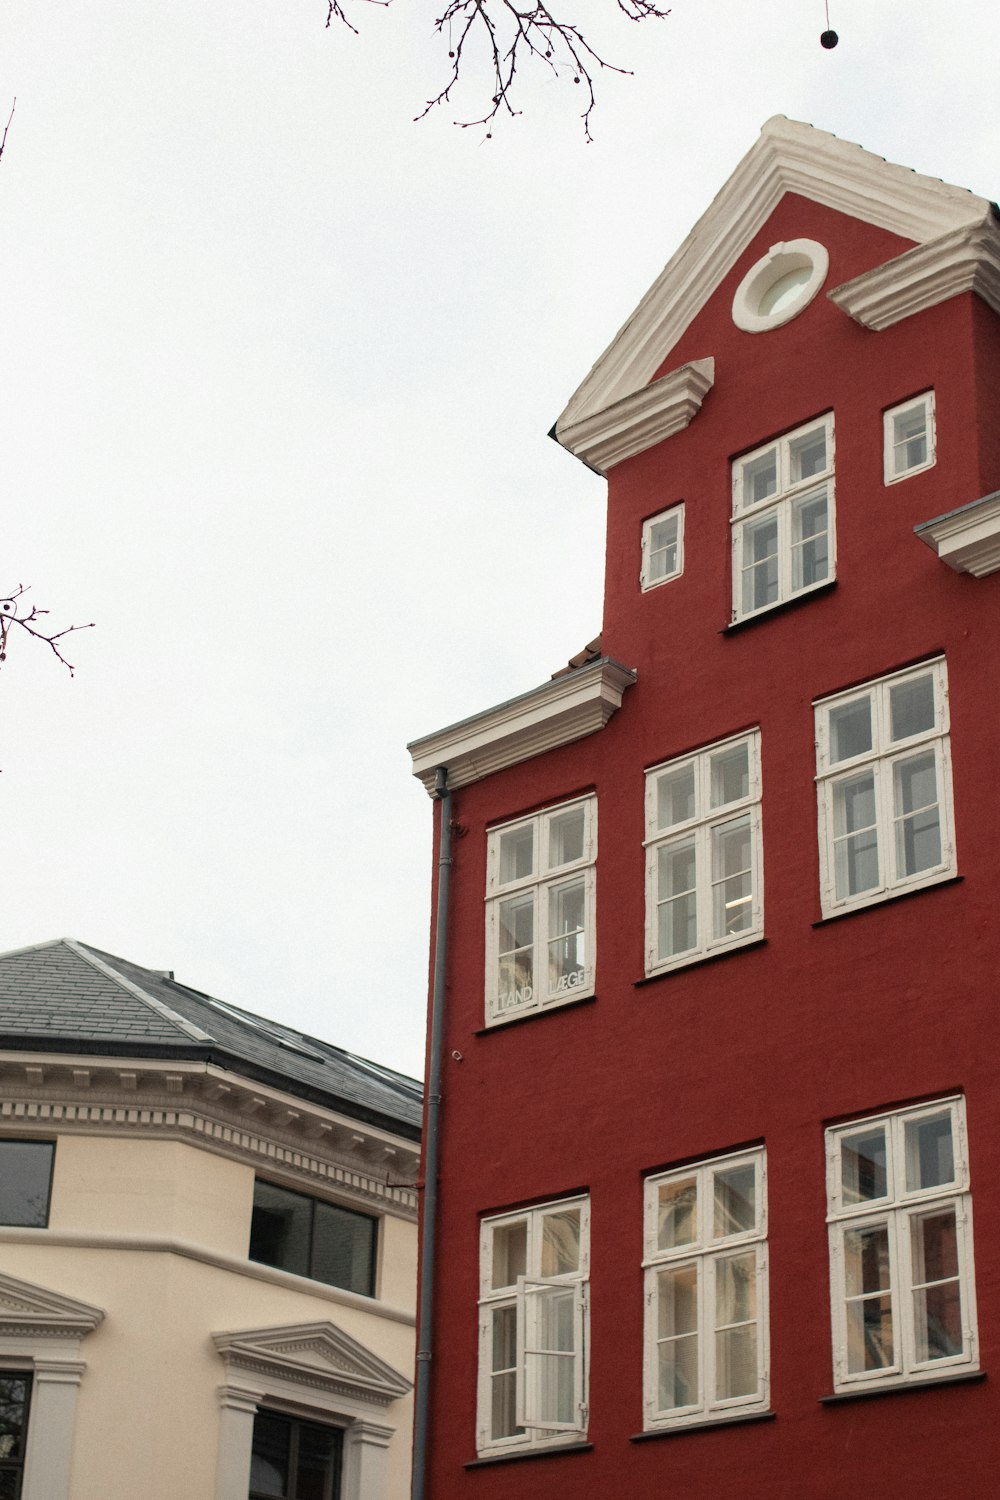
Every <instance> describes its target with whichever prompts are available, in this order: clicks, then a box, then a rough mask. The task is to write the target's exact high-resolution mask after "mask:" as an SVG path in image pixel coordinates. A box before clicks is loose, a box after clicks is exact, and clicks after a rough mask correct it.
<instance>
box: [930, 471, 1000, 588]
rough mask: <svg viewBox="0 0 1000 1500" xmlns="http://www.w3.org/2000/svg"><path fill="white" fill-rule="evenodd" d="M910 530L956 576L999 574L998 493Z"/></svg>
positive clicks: (977, 576) (999, 514)
mask: <svg viewBox="0 0 1000 1500" xmlns="http://www.w3.org/2000/svg"><path fill="white" fill-rule="evenodd" d="M913 529H914V531H915V532H916V534H917V536H918V537H919V538H920V540H921V541H922V542H926V543H927V545H928V547H931V548H932V549H933V550H934V551H935V552H936V553H937V555H938V557H939V558H940V559H941V561H942V562H943V563H947V564H948V566H949V568H954V570H955V572H956V573H971V574H972V576H973V578H986V577H987V576H988V575H989V574H990V573H996V572H998V571H1000V490H995V491H994V492H993V494H992V495H984V496H983V498H982V499H981V500H973V501H972V503H971V504H970V505H963V506H961V507H960V508H959V509H958V510H952V511H948V513H947V514H946V515H943V516H936V517H935V518H934V520H933V521H924V522H923V523H922V524H921V525H920V526H915V527H914V528H913Z"/></svg>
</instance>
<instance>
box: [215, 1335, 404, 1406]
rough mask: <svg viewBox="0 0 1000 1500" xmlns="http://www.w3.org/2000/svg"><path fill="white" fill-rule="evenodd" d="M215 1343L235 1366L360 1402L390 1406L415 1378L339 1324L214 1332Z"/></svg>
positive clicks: (230, 1365) (229, 1367)
mask: <svg viewBox="0 0 1000 1500" xmlns="http://www.w3.org/2000/svg"><path fill="white" fill-rule="evenodd" d="M212 1342H213V1343H214V1344H215V1347H216V1349H217V1350H218V1352H219V1353H220V1354H221V1355H222V1358H223V1359H224V1360H225V1362H226V1371H227V1375H228V1374H229V1373H231V1372H232V1371H236V1370H238V1371H240V1372H241V1373H250V1374H254V1375H258V1376H260V1375H264V1376H267V1377H268V1378H269V1379H271V1380H275V1379H279V1380H283V1381H289V1382H291V1383H292V1384H294V1385H297V1386H307V1387H314V1388H318V1389H320V1390H325V1391H327V1392H329V1393H330V1394H333V1395H346V1396H350V1397H352V1398H353V1399H354V1400H356V1401H363V1402H374V1403H375V1404H376V1405H379V1406H388V1405H389V1404H390V1402H392V1401H398V1400H399V1399H400V1397H402V1396H406V1395H408V1394H409V1392H410V1390H412V1382H411V1381H409V1380H408V1379H407V1377H406V1376H405V1375H401V1374H400V1373H399V1371H398V1370H394V1369H393V1367H392V1366H391V1365H390V1364H387V1363H386V1361H385V1360H384V1359H380V1358H379V1356H378V1355H377V1354H373V1353H372V1351H371V1350H370V1349H366V1348H365V1346H364V1345H363V1344H360V1343H358V1341H357V1339H353V1338H351V1336H350V1335H349V1334H347V1333H344V1331H343V1329H341V1328H338V1327H337V1325H336V1324H335V1323H326V1322H320V1323H293V1324H288V1325H286V1326H284V1327H278V1328H249V1329H245V1330H244V1331H242V1332H238V1333H230V1332H225V1333H214V1334H213V1335H212Z"/></svg>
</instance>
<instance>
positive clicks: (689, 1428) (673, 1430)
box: [629, 1397, 837, 1443]
mask: <svg viewBox="0 0 1000 1500" xmlns="http://www.w3.org/2000/svg"><path fill="white" fill-rule="evenodd" d="M833 1399H835V1400H836V1399H837V1398H836V1397H834V1398H833ZM776 1416H777V1412H773V1411H747V1412H740V1413H738V1414H736V1415H734V1416H731V1417H706V1418H705V1420H704V1421H702V1422H687V1423H684V1422H678V1423H677V1426H676V1427H651V1428H650V1429H649V1431H648V1432H637V1433H636V1434H635V1436H634V1437H630V1438H629V1442H630V1443H653V1442H656V1441H657V1440H658V1439H659V1438H677V1437H684V1435H685V1434H686V1433H688V1432H711V1430H712V1429H713V1428H714V1427H746V1426H748V1425H749V1424H750V1423H751V1422H773V1421H774V1419H775V1417H776Z"/></svg>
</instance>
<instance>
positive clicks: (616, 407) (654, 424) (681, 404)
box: [556, 358, 715, 474]
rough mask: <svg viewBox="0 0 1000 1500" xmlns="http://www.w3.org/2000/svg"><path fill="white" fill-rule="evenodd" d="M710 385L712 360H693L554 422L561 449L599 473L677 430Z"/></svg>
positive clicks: (694, 412)
mask: <svg viewBox="0 0 1000 1500" xmlns="http://www.w3.org/2000/svg"><path fill="white" fill-rule="evenodd" d="M714 384H715V360H714V359H712V358H708V359H695V360H692V361H691V363H690V364H686V365H680V366H679V367H678V369H676V370H671V371H670V373H669V374H667V375H662V376H661V377H660V379H659V380H654V381H652V383H651V384H650V385H646V386H643V387H642V388H641V389H640V390H637V391H633V392H632V394H631V396H625V397H624V398H623V400H621V401H616V402H615V403H614V404H613V405H612V406H608V407H605V409H604V410H603V411H599V412H595V413H594V415H593V416H590V417H585V418H584V419H583V421H581V422H575V423H573V424H572V425H571V426H569V427H564V428H562V429H559V428H558V427H557V429H556V436H557V437H558V439H559V441H560V443H562V445H563V447H564V448H568V449H569V451H570V452H571V453H573V454H575V456H576V457H577V458H579V459H582V460H583V462H584V463H585V464H589V465H590V467H591V468H592V469H597V470H598V472H599V473H601V474H605V473H607V471H608V469H610V468H611V467H612V465H613V464H619V463H621V462H622V460H623V459H625V458H634V457H635V455H636V454H637V453H644V452H645V450H646V449H647V448H652V446H653V445H654V443H661V442H663V440H664V438H668V437H673V435H674V433H675V432H682V431H683V430H684V428H685V427H687V426H688V425H689V424H690V423H691V422H693V421H694V418H695V417H696V416H697V415H698V413H699V411H700V410H701V403H702V402H703V401H704V399H705V397H706V395H707V394H708V392H709V391H710V390H711V389H712V386H713V385H714Z"/></svg>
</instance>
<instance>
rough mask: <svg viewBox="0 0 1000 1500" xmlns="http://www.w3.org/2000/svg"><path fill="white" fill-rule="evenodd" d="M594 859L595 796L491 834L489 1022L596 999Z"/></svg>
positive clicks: (487, 978) (487, 930)
mask: <svg viewBox="0 0 1000 1500" xmlns="http://www.w3.org/2000/svg"><path fill="white" fill-rule="evenodd" d="M596 856H597V799H596V798H595V797H592V796H591V797H584V798H582V799H581V800H580V801H578V802H567V803H563V804H562V805H560V806H559V807H554V808H551V809H549V810H547V811H545V812H542V813H536V814H535V816H534V817H531V818H522V819H520V820H519V821H518V822H516V823H508V824H506V825H505V826H504V827H501V828H494V829H492V830H491V831H490V833H489V838H488V844H487V884H486V1020H487V1022H488V1023H492V1022H497V1021H504V1020H507V1019H508V1017H510V1016H512V1015H520V1014H522V1013H523V1012H525V1011H531V1010H539V1009H541V1008H542V1007H543V1006H549V1005H558V1004H560V1003H561V1002H563V1001H564V1000H576V999H578V998H580V997H581V996H583V995H589V994H592V993H593V989H594V860H595V858H596Z"/></svg>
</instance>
